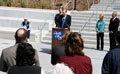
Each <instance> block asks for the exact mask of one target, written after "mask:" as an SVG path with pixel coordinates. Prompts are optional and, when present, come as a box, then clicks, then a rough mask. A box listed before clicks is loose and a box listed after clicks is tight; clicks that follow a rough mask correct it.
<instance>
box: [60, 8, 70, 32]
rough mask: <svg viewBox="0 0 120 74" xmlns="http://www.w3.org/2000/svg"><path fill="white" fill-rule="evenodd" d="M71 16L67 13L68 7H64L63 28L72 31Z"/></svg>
mask: <svg viewBox="0 0 120 74" xmlns="http://www.w3.org/2000/svg"><path fill="white" fill-rule="evenodd" d="M70 26H71V16H70V15H68V14H67V9H63V18H62V23H61V28H67V29H68V30H69V31H70Z"/></svg>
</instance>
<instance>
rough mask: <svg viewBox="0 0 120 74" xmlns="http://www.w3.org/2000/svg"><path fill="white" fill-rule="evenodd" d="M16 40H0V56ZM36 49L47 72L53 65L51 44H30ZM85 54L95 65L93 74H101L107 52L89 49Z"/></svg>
mask: <svg viewBox="0 0 120 74" xmlns="http://www.w3.org/2000/svg"><path fill="white" fill-rule="evenodd" d="M14 43H15V41H14V40H6V39H0V55H1V51H2V49H4V48H7V47H9V46H11V45H14ZM30 43H31V44H32V45H33V47H34V48H36V49H37V50H38V52H39V58H40V65H41V67H42V68H43V69H44V71H45V72H47V71H48V70H49V69H50V68H51V67H52V65H51V64H50V61H51V58H50V57H51V55H50V48H51V44H50V43H44V42H41V43H35V42H30ZM84 52H85V54H86V55H87V56H89V57H90V58H91V59H92V65H93V74H101V65H102V61H103V58H104V56H105V54H106V53H107V51H97V50H95V49H89V48H85V49H84ZM0 74H6V73H3V72H0Z"/></svg>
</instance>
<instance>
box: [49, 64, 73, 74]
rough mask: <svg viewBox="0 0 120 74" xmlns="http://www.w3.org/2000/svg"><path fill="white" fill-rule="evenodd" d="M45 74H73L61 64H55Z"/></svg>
mask: <svg viewBox="0 0 120 74" xmlns="http://www.w3.org/2000/svg"><path fill="white" fill-rule="evenodd" d="M47 74H74V73H73V72H72V70H71V69H70V68H69V67H68V66H67V65H65V64H63V63H57V64H56V65H54V66H53V67H52V70H50V71H49V72H48V73H47Z"/></svg>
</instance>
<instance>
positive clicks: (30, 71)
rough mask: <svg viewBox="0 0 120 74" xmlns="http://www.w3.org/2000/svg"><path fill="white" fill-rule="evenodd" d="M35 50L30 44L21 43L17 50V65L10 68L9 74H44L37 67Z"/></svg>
mask: <svg viewBox="0 0 120 74" xmlns="http://www.w3.org/2000/svg"><path fill="white" fill-rule="evenodd" d="M34 56H35V49H34V48H33V47H32V45H31V44H29V43H20V44H19V45H18V48H17V50H16V65H14V66H11V67H9V69H8V73H7V74H44V72H43V69H42V68H41V67H39V66H35V65H34V64H35V59H34Z"/></svg>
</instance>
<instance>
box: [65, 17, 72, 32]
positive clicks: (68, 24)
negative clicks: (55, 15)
mask: <svg viewBox="0 0 120 74" xmlns="http://www.w3.org/2000/svg"><path fill="white" fill-rule="evenodd" d="M70 26H71V16H70V15H66V19H65V22H64V28H68V30H70Z"/></svg>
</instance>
